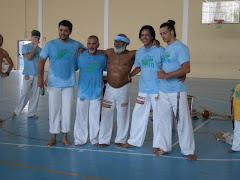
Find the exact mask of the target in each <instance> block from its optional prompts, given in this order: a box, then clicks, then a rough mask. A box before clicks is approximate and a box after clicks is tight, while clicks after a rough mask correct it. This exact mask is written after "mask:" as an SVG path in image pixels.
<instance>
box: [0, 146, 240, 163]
mask: <svg viewBox="0 0 240 180" xmlns="http://www.w3.org/2000/svg"><path fill="white" fill-rule="evenodd" d="M0 144H2V145H12V146H18V147H40V148H52V149H68V150H76V151H78V152H84V151H86V152H100V153H113V154H126V155H139V156H150V157H156V156H155V154H145V153H134V152H126V151H125V152H122V151H106V150H94V149H80V148H71V147H55V146H50V147H48V146H40V145H29V144H16V143H4V142H0ZM159 157H162V158H171V159H183V160H187V157H178V156H169V155H162V156H159ZM197 160H198V161H224V162H226V161H227V162H228V161H240V159H207V158H198V159H197Z"/></svg>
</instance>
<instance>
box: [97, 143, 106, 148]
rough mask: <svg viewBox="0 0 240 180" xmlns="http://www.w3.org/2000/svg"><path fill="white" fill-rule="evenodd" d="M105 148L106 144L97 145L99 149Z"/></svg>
mask: <svg viewBox="0 0 240 180" xmlns="http://www.w3.org/2000/svg"><path fill="white" fill-rule="evenodd" d="M106 146H107V144H98V147H100V148H104V147H106Z"/></svg>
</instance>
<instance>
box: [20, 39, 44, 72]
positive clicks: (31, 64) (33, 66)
mask: <svg viewBox="0 0 240 180" xmlns="http://www.w3.org/2000/svg"><path fill="white" fill-rule="evenodd" d="M32 49H33V44H32V43H28V44H25V45H23V46H22V54H23V61H24V69H23V74H24V75H32V76H37V74H38V72H37V69H38V61H39V54H40V52H41V50H42V49H41V48H40V47H37V48H36V50H35V54H34V56H33V58H32V59H31V60H28V59H27V58H26V57H25V56H24V54H25V53H30V52H31V51H32Z"/></svg>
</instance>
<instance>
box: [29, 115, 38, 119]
mask: <svg viewBox="0 0 240 180" xmlns="http://www.w3.org/2000/svg"><path fill="white" fill-rule="evenodd" d="M30 118H34V119H37V118H39V117H38V116H37V115H33V116H30Z"/></svg>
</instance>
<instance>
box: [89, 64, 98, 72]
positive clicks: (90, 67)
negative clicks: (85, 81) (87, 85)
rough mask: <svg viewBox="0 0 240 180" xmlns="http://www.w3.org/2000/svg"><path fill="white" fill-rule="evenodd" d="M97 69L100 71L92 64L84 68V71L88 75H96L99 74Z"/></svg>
mask: <svg viewBox="0 0 240 180" xmlns="http://www.w3.org/2000/svg"><path fill="white" fill-rule="evenodd" d="M99 69H100V67H99V65H94V64H92V65H87V66H86V71H87V72H88V73H97V72H99Z"/></svg>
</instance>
